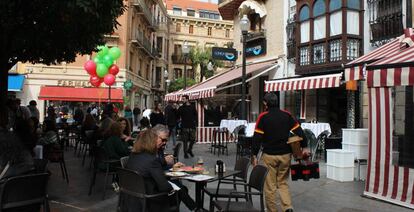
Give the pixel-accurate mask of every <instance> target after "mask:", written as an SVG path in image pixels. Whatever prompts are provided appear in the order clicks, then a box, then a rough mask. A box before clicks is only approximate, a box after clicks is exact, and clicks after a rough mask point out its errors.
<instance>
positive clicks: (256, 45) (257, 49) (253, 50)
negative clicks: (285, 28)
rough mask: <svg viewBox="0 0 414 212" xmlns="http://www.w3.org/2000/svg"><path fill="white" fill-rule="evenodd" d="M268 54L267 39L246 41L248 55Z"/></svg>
mask: <svg viewBox="0 0 414 212" xmlns="http://www.w3.org/2000/svg"><path fill="white" fill-rule="evenodd" d="M263 54H266V39H265V38H261V39H256V40H252V41H249V42H247V43H246V57H254V56H259V55H263Z"/></svg>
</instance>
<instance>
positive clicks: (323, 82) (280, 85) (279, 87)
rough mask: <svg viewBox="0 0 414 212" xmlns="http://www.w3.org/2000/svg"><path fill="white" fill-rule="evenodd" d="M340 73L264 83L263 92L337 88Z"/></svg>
mask: <svg viewBox="0 0 414 212" xmlns="http://www.w3.org/2000/svg"><path fill="white" fill-rule="evenodd" d="M341 77H342V73H339V74H327V75H318V76H311V77H298V78H288V79H278V80H272V81H265V92H272V91H293V90H308V89H319V88H333V87H339V85H340V82H341Z"/></svg>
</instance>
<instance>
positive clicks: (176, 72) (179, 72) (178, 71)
mask: <svg viewBox="0 0 414 212" xmlns="http://www.w3.org/2000/svg"><path fill="white" fill-rule="evenodd" d="M181 77H183V70H181V69H180V68H175V69H174V78H175V79H178V78H181Z"/></svg>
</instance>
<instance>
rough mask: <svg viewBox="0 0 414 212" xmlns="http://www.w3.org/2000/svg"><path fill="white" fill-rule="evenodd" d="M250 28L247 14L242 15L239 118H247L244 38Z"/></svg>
mask: <svg viewBox="0 0 414 212" xmlns="http://www.w3.org/2000/svg"><path fill="white" fill-rule="evenodd" d="M249 29H250V21H249V19H248V18H247V15H243V18H241V19H240V30H241V32H242V44H243V45H242V48H243V50H242V51H243V58H242V86H241V87H242V88H241V89H242V93H241V94H242V96H241V117H240V118H241V119H242V120H247V111H246V39H247V34H248V31H249Z"/></svg>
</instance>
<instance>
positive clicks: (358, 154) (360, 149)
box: [342, 143, 368, 159]
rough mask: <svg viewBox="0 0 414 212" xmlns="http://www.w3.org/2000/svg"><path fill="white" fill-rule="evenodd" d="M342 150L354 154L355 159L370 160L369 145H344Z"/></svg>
mask: <svg viewBox="0 0 414 212" xmlns="http://www.w3.org/2000/svg"><path fill="white" fill-rule="evenodd" d="M342 149H343V150H348V151H352V152H354V159H368V144H359V145H356V144H349V143H342Z"/></svg>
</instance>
